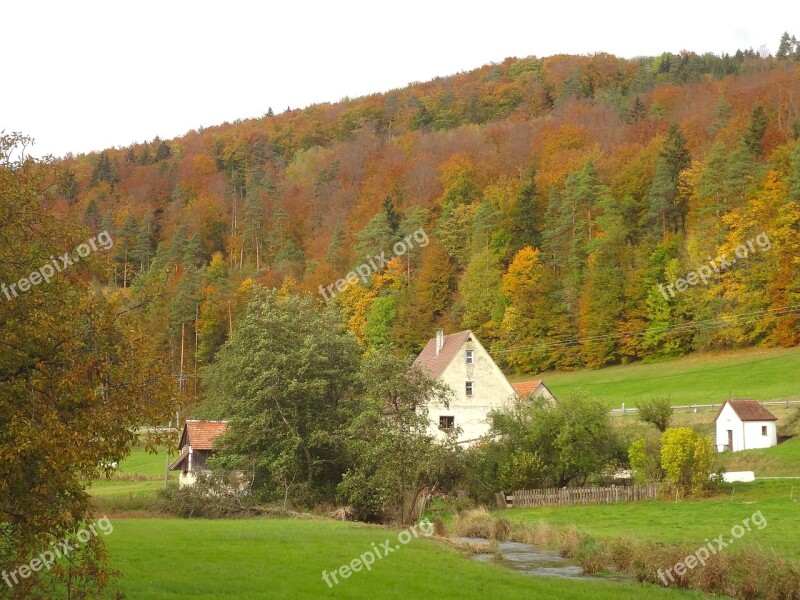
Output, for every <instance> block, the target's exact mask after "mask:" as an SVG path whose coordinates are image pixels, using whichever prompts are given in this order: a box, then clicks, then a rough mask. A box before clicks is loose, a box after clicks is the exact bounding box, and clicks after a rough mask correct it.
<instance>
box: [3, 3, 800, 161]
mask: <svg viewBox="0 0 800 600" xmlns="http://www.w3.org/2000/svg"><path fill="white" fill-rule="evenodd" d="M798 24H800V3H796V2H792V1H790V0H778V1H776V0H764V1H761V2H752V1H748V2H742V1H738V0H734V1H727V2H725V1H723V2H720V1H718V0H691V1H685V0H669V1H668V2H664V3H653V2H645V1H644V0H638V1H636V2H630V1H623V2H565V1H560V2H559V1H556V2H535V1H529V2H510V1H507V0H493V1H485V0H484V1H483V2H474V1H472V0H465V1H460V2H437V1H436V0H425V1H419V0H404V1H402V2H381V1H380V0H372V1H364V2H354V1H340V2H324V1H319V2H312V1H299V0H283V1H281V2H276V3H271V2H270V3H267V2H244V1H240V0H225V1H220V2H216V3H206V2H199V1H195V2H185V1H176V0H161V1H160V2H153V1H151V0H137V1H136V2H132V1H130V0H128V1H126V2H123V1H120V0H105V1H103V2H87V1H79V0H75V1H64V0H61V1H58V2H55V1H50V2H44V1H37V0H10V1H9V0H3V6H2V9H0V27H2V30H3V36H2V37H3V49H4V51H5V52H4V54H5V58H4V60H3V66H2V68H1V69H0V78H1V79H0V81H2V88H0V130H5V131H6V132H9V131H22V132H24V133H26V134H28V135H31V136H33V137H34V138H36V142H37V143H36V146H35V147H34V149H33V153H34V154H38V155H42V154H46V153H53V154H55V155H63V154H64V153H66V152H74V153H79V152H89V151H92V150H99V149H102V148H106V147H110V146H126V145H128V144H130V143H132V142H134V141H145V140H150V139H152V138H153V137H155V136H156V135H158V136H161V137H162V138H171V137H175V136H177V135H181V134H183V133H185V132H186V131H189V130H191V129H195V128H197V127H199V126H210V125H216V124H219V123H222V122H224V121H232V120H234V119H237V118H242V119H244V118H249V117H258V116H261V115H262V114H263V113H265V112H266V111H267V108H268V107H270V106H272V108H273V110H274V111H275V112H276V113H279V112H282V111H283V110H284V109H285V108H286V107H287V106H291V107H292V108H299V107H304V106H307V105H309V104H312V103H314V102H326V101H336V100H339V99H341V98H342V97H345V96H350V97H357V96H361V95H364V94H369V93H372V92H379V91H386V90H389V89H392V88H397V87H404V86H405V85H407V84H408V83H409V82H411V81H426V80H428V79H431V78H433V77H435V76H437V75H442V76H444V75H449V74H452V73H456V72H458V71H464V70H469V69H473V68H476V67H478V66H480V65H483V64H485V63H488V62H500V61H502V60H503V59H504V58H505V57H507V56H518V57H521V56H529V55H536V56H547V55H551V54H557V53H572V54H586V53H591V52H598V51H605V52H611V53H613V54H616V55H618V56H624V57H633V56H638V55H643V54H648V55H652V54H659V53H661V52H662V51H667V50H668V51H673V52H677V51H680V50H682V49H688V50H694V51H696V52H705V51H712V52H716V53H721V52H731V53H732V52H734V51H735V50H736V49H737V48H747V47H751V46H752V47H753V48H755V49H756V50H758V49H759V47H761V46H762V45H766V46H767V48H768V49H769V50H770V51H771V52H773V53H774V52H775V50H776V49H777V45H778V40H779V38H780V35H781V33H783V31H784V30H785V29H787V28H791V27H792V26H795V25H797V30H796V31H790V33H794V34H796V35H798V36H800V25H798Z"/></svg>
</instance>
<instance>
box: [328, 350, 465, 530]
mask: <svg viewBox="0 0 800 600" xmlns="http://www.w3.org/2000/svg"><path fill="white" fill-rule="evenodd" d="M361 379H362V381H363V387H364V389H365V394H364V395H363V396H362V397H361V399H360V402H358V403H357V404H355V405H354V406H355V408H356V412H355V413H353V414H351V415H349V422H350V424H349V426H348V428H347V431H346V432H345V447H346V449H347V465H348V467H347V471H346V472H345V473H344V478H343V480H342V482H341V483H340V484H339V487H338V491H339V497H340V498H341V499H342V500H343V501H345V502H347V503H348V504H350V505H351V506H353V508H355V510H356V516H357V517H358V518H360V519H363V520H368V521H387V520H388V521H392V522H393V523H395V524H397V525H408V524H410V523H411V522H413V520H414V518H415V516H417V515H415V513H414V506H415V505H416V503H417V501H418V500H419V499H420V496H421V495H422V494H423V493H424V492H425V490H429V491H430V490H432V489H433V488H443V489H449V488H451V487H452V486H453V485H454V483H455V482H456V481H457V480H458V478H459V476H460V474H461V462H460V452H459V449H458V446H457V444H456V443H455V439H456V438H455V436H456V432H453V433H452V435H449V436H447V438H446V439H445V441H444V442H440V441H437V440H436V439H435V438H434V436H432V435H430V434H429V433H428V423H429V420H428V405H429V404H430V403H431V402H436V403H441V404H445V405H447V404H448V403H449V398H450V395H451V393H452V391H451V390H450V388H448V387H447V386H446V385H445V384H442V383H441V382H438V381H435V380H433V379H431V378H430V377H428V376H427V375H426V374H425V373H424V372H423V371H422V370H421V369H419V368H418V367H415V366H413V365H412V364H411V362H410V359H407V360H400V359H398V358H397V357H396V356H394V355H393V354H391V353H390V352H382V353H375V354H372V355H371V356H369V357H367V358H366V359H364V362H363V364H362V367H361Z"/></svg>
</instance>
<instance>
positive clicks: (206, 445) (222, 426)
mask: <svg viewBox="0 0 800 600" xmlns="http://www.w3.org/2000/svg"><path fill="white" fill-rule="evenodd" d="M227 429H228V423H227V421H193V420H189V421H186V425H184V427H183V432H182V433H181V439H180V441H179V442H178V449H179V451H180V454H179V455H178V458H176V459H175V460H174V461H173V463H172V464H171V465H170V466H169V468H170V470H171V471H180V472H181V474H180V478H179V485H180V486H181V487H183V486H186V485H192V484H194V482H195V479H196V478H197V473H198V472H205V471H208V469H207V468H206V461H207V460H208V458H209V457H210V456H211V455H212V454H213V453H214V440H216V439H217V438H218V437H219V436H221V435H222V434H224V433H225V432H226V431H227Z"/></svg>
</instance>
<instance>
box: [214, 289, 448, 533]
mask: <svg viewBox="0 0 800 600" xmlns="http://www.w3.org/2000/svg"><path fill="white" fill-rule="evenodd" d="M207 382H208V385H209V393H208V397H209V398H210V400H209V402H208V403H207V404H206V405H205V406H204V407H202V410H201V413H202V414H203V415H204V416H209V417H214V418H223V417H224V418H227V419H228V421H229V424H230V427H229V432H228V434H227V435H226V436H225V437H224V439H222V440H221V442H220V446H219V450H220V452H219V453H218V455H217V457H215V463H216V466H217V467H219V468H220V469H222V470H229V471H239V472H241V473H244V474H246V476H247V477H248V478H249V479H250V483H251V489H252V491H253V496H254V497H255V498H256V499H257V500H260V501H266V502H275V501H282V502H283V504H284V506H288V505H289V504H292V505H299V506H306V507H308V506H314V505H318V504H320V503H332V502H335V501H336V500H337V499H338V500H341V501H344V502H346V503H349V504H350V505H351V506H353V507H354V508H355V510H356V513H357V516H358V517H359V518H361V519H365V520H373V521H385V520H392V521H394V522H396V523H398V524H400V523H407V522H408V520H409V518H410V515H411V513H412V510H411V509H412V507H413V506H414V503H415V502H416V500H417V498H418V497H419V496H420V494H421V492H422V490H423V489H425V488H432V487H435V486H437V485H438V486H444V485H446V484H447V483H449V482H452V480H453V479H454V478H455V476H456V475H455V474H456V473H457V471H458V460H457V456H456V451H455V450H454V448H453V447H452V444H441V443H439V442H437V441H436V440H435V439H434V438H433V436H430V435H428V433H427V425H428V417H427V405H428V403H429V402H432V401H437V402H445V403H446V402H447V392H448V390H447V388H445V387H444V386H442V385H441V384H439V383H437V382H435V381H433V380H431V379H430V378H428V377H427V376H426V375H425V374H424V373H422V372H420V371H419V370H418V369H415V368H412V367H411V365H410V363H409V361H408V360H400V359H398V358H397V357H396V356H395V355H394V354H393V353H392V352H391V351H389V350H383V351H376V352H374V353H373V354H371V355H370V356H369V357H368V358H365V359H362V357H361V355H360V352H359V348H358V346H357V344H356V342H355V339H354V337H353V335H352V334H351V333H349V332H348V331H347V330H346V327H345V325H344V322H343V321H342V319H341V316H340V315H339V313H338V312H337V311H336V310H335V309H331V308H326V309H324V310H320V309H319V308H318V304H316V303H315V301H314V299H312V298H310V297H308V296H302V297H301V296H295V295H291V294H288V293H285V292H283V291H281V292H278V291H274V290H272V291H269V290H265V289H263V288H257V289H255V290H254V297H253V300H252V302H251V303H250V305H249V306H248V311H247V315H246V316H245V317H244V319H243V320H242V322H241V323H240V325H239V327H238V329H236V330H235V331H234V334H233V337H232V338H231V339H230V340H229V341H228V342H227V343H226V344H225V345H224V346H223V347H222V349H221V350H220V351H219V353H218V354H217V360H216V362H215V363H214V364H213V365H212V366H211V367H210V368H209V369H208V377H207Z"/></svg>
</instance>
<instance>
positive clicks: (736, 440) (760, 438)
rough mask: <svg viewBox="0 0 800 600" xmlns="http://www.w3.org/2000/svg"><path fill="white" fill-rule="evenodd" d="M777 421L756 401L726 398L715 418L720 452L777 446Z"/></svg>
mask: <svg viewBox="0 0 800 600" xmlns="http://www.w3.org/2000/svg"><path fill="white" fill-rule="evenodd" d="M777 421H778V418H777V417H776V416H775V415H773V414H772V413H771V412H769V411H768V410H767V409H766V408H764V407H763V406H761V405H760V404H759V403H758V402H756V401H755V400H726V401H725V403H724V404H723V405H722V408H720V409H719V412H718V413H717V418H716V424H717V442H716V446H717V452H725V451H727V452H738V451H739V450H751V449H753V448H769V447H770V446H776V445H777V444H778V427H777Z"/></svg>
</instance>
